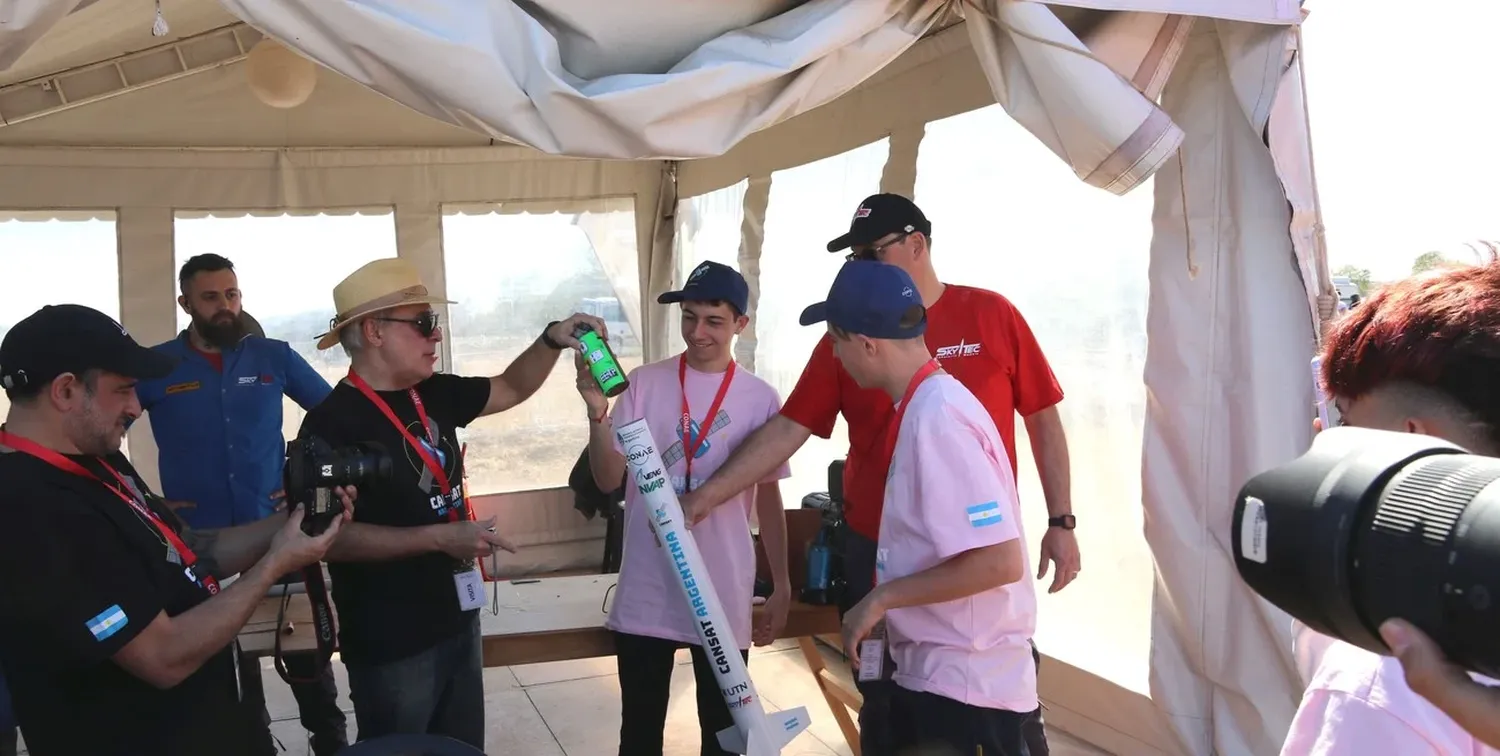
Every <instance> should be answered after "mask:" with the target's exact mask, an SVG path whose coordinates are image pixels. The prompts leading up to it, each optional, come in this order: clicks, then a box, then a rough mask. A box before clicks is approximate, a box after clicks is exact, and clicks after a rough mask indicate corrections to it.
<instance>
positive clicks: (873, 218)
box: [828, 194, 932, 252]
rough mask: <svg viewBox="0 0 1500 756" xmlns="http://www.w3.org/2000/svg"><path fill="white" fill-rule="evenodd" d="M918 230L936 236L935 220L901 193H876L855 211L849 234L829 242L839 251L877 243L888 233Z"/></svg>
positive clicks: (833, 249) (834, 250)
mask: <svg viewBox="0 0 1500 756" xmlns="http://www.w3.org/2000/svg"><path fill="white" fill-rule="evenodd" d="M917 231H920V232H922V234H923V235H924V236H927V237H931V236H932V223H931V222H930V221H928V220H927V216H925V215H923V214H922V208H919V207H917V204H916V203H915V202H912V201H911V200H909V199H907V198H905V197H902V196H901V195H899V194H872V195H870V196H868V197H866V198H865V201H864V202H861V203H859V208H858V209H856V210H855V211H854V220H853V221H851V222H850V223H849V233H847V234H844V235H843V236H840V237H839V238H837V239H834V240H833V241H831V242H828V251H829V252H839V251H841V250H845V249H848V248H850V247H854V246H858V245H861V244H874V243H875V241H876V240H878V239H879V238H880V237H882V236H885V235H886V234H910V233H913V232H917Z"/></svg>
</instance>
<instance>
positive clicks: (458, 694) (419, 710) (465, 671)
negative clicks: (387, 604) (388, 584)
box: [344, 612, 484, 750]
mask: <svg viewBox="0 0 1500 756" xmlns="http://www.w3.org/2000/svg"><path fill="white" fill-rule="evenodd" d="M392 621H398V620H396V619H393V620H392ZM344 666H345V667H347V668H348V670H349V700H350V701H352V702H353V703H354V720H355V724H356V725H357V726H358V727H359V739H360V740H361V741H365V740H369V739H371V738H378V737H381V736H384V735H395V734H403V735H444V736H447V737H450V738H453V739H455V740H459V741H462V742H464V743H468V744H469V745H471V746H474V747H475V748H478V749H480V750H483V749H484V658H483V648H482V645H481V643H480V634H479V613H478V612H475V613H474V620H473V623H472V624H471V625H470V626H469V628H468V629H467V630H465V631H463V632H461V633H458V634H457V635H454V636H453V637H451V638H448V639H446V640H444V641H442V642H441V643H439V644H437V645H435V646H433V647H432V648H429V649H427V650H426V651H423V652H421V653H418V654H415V655H412V656H409V657H407V658H405V659H400V660H397V661H393V662H385V663H382V664H366V663H360V662H358V661H354V660H346V661H345V662H344Z"/></svg>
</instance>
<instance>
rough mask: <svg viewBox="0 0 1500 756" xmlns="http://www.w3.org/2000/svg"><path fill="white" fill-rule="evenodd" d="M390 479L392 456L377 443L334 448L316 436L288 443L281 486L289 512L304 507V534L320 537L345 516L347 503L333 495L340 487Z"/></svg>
mask: <svg viewBox="0 0 1500 756" xmlns="http://www.w3.org/2000/svg"><path fill="white" fill-rule="evenodd" d="M390 477H391V456H390V454H388V453H387V452H386V450H385V447H383V446H381V445H380V444H375V443H360V444H351V445H349V446H344V447H341V448H337V449H335V448H333V446H332V445H330V444H329V443H328V442H327V441H324V440H323V439H321V438H318V437H317V436H309V437H307V438H299V439H296V440H294V441H288V442H287V445H286V465H285V466H284V467H283V468H282V483H283V486H284V487H285V490H286V499H287V511H288V512H290V511H293V510H294V508H295V507H297V506H299V505H300V506H301V507H302V508H303V511H304V515H303V517H302V531H303V532H304V533H307V534H308V535H318V534H319V533H322V532H323V531H325V530H327V529H328V526H329V525H331V524H333V521H334V518H336V517H338V516H339V515H341V514H343V512H344V503H343V502H342V501H340V500H339V498H338V496H336V495H334V492H333V489H334V488H336V487H338V486H361V485H364V484H366V483H368V482H373V481H377V480H389V479H390Z"/></svg>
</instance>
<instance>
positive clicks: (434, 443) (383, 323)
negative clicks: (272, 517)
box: [299, 258, 606, 748]
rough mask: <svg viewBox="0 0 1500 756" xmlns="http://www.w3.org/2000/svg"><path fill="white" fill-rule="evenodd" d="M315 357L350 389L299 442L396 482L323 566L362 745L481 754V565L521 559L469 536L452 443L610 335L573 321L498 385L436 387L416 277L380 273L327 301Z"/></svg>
mask: <svg viewBox="0 0 1500 756" xmlns="http://www.w3.org/2000/svg"><path fill="white" fill-rule="evenodd" d="M333 302H334V309H335V310H336V311H337V313H338V314H337V315H336V316H335V317H334V318H333V320H332V322H331V325H330V327H329V329H328V333H326V334H323V336H322V337H321V338H320V340H319V342H318V348H319V349H328V348H330V347H332V346H334V345H335V344H338V345H341V346H342V347H343V348H344V350H345V351H346V352H348V353H349V357H350V361H351V365H350V369H349V375H348V377H347V378H345V379H344V380H343V381H341V382H339V384H338V385H337V386H335V387H334V389H333V392H332V393H330V394H329V395H328V398H327V399H325V400H323V403H322V404H319V405H318V406H317V407H315V408H313V409H312V410H311V411H310V412H308V413H307V417H306V418H305V419H304V420H303V422H302V428H301V431H300V433H299V436H300V437H303V438H307V437H313V436H316V437H318V438H321V439H322V440H324V441H326V442H328V443H329V444H330V445H332V446H333V447H334V448H339V447H342V446H346V445H349V444H354V443H375V444H379V445H381V446H383V447H384V448H385V450H386V452H387V453H388V454H389V455H390V456H391V458H392V475H391V478H390V479H389V480H388V481H386V482H384V483H382V484H380V485H371V486H366V487H365V488H362V489H361V491H360V506H359V508H358V509H357V510H356V512H355V519H354V521H353V522H352V523H350V527H349V528H347V529H346V530H345V531H344V533H343V535H342V536H341V537H340V538H339V540H338V542H337V543H336V544H335V545H334V548H332V549H330V551H329V554H328V561H329V574H330V576H331V577H332V581H333V600H334V604H335V605H336V606H337V608H338V618H339V649H340V653H341V654H342V659H343V661H344V664H345V666H346V667H347V668H348V671H349V698H350V700H351V701H352V702H353V703H354V716H355V720H356V723H357V726H358V729H359V739H360V740H368V739H370V738H375V737H380V736H384V735H390V734H396V733H402V734H423V733H427V734H434V735H444V736H447V737H451V738H455V739H457V740H461V741H463V742H465V743H468V744H470V745H472V746H474V747H476V748H483V747H484V680H483V677H482V659H481V648H480V631H479V612H478V609H479V607H480V606H481V605H482V604H483V596H484V591H483V583H482V577H481V575H480V571H479V569H478V568H477V567H476V565H475V561H474V560H475V559H476V558H484V557H487V556H489V555H491V554H493V553H494V551H495V549H496V548H501V549H505V550H506V551H512V552H513V551H515V549H514V547H512V546H511V545H510V543H509V542H508V541H506V540H505V539H504V538H502V537H501V536H499V535H497V534H496V533H495V532H494V527H493V525H494V520H493V518H491V519H489V520H485V521H483V522H475V521H474V520H473V513H472V512H471V511H470V510H469V507H468V505H467V497H466V496H465V494H464V490H463V460H462V459H461V458H460V454H459V447H458V439H457V436H456V429H457V428H462V427H464V426H467V425H468V424H469V423H471V422H473V421H474V420H475V419H477V418H480V417H483V416H485V415H492V414H494V413H496V412H503V411H505V410H507V409H510V408H512V407H514V406H516V405H518V404H520V403H521V402H523V401H525V400H526V399H527V398H528V397H530V396H531V395H532V394H534V393H536V391H537V389H538V388H540V387H541V385H542V382H543V381H545V380H546V378H547V376H548V375H550V374H551V373H552V369H553V367H554V366H555V365H556V364H557V358H558V357H559V356H560V355H561V354H562V352H563V350H564V349H568V348H576V347H577V346H578V341H577V340H576V339H574V338H573V330H574V329H575V328H576V327H577V326H578V325H580V324H583V323H587V324H588V325H590V326H592V327H593V328H594V329H595V330H596V331H598V332H599V333H600V334H601V335H606V329H605V325H604V322H603V321H602V320H599V319H598V318H595V317H592V316H589V315H573V316H572V317H569V318H568V319H567V320H563V321H560V322H553V323H550V324H549V325H548V326H547V328H546V329H545V330H544V331H543V332H542V334H541V335H540V336H538V337H537V339H536V341H534V342H533V343H532V344H531V346H529V347H527V349H526V350H525V351H523V352H522V353H521V354H520V355H519V356H518V357H516V359H515V361H514V362H512V363H511V364H510V366H509V367H508V368H506V370H505V372H503V373H501V374H500V375H497V376H493V377H489V378H484V377H461V376H456V375H448V374H444V373H438V372H436V368H435V366H436V363H437V360H438V346H439V344H440V343H441V342H442V339H443V333H442V330H441V328H440V327H439V323H438V314H437V313H436V312H435V311H434V310H433V309H432V306H433V305H437V304H452V303H451V302H449V301H448V300H446V299H442V298H440V297H437V296H433V295H432V294H430V293H428V290H427V287H426V286H424V285H423V283H422V280H421V277H420V276H419V275H418V273H417V271H416V269H415V268H414V267H413V266H412V264H411V263H410V262H407V261H406V260H402V259H400V258H388V259H382V260H376V261H374V262H371V263H369V264H367V265H365V266H364V267H361V268H360V269H359V270H356V271H354V272H353V273H351V274H350V275H349V277H348V278H345V279H344V280H343V281H342V282H340V283H339V285H338V286H336V287H335V288H334V290H333Z"/></svg>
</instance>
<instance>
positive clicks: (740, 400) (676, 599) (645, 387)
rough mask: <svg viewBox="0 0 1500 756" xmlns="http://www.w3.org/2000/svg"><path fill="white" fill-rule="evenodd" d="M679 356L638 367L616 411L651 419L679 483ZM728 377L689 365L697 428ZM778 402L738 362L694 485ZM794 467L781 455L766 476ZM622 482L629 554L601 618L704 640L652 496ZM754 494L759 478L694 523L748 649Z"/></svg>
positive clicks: (618, 627) (621, 416)
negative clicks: (664, 545) (657, 532)
mask: <svg viewBox="0 0 1500 756" xmlns="http://www.w3.org/2000/svg"><path fill="white" fill-rule="evenodd" d="M679 359H680V358H679V357H672V358H670V359H666V360H662V361H660V362H653V363H651V364H650V365H643V366H641V367H639V368H637V369H635V370H633V371H631V373H630V388H628V389H626V390H625V393H623V394H621V395H620V398H619V399H618V400H617V401H616V403H615V408H614V412H613V413H612V414H611V418H612V420H613V422H614V425H615V427H616V428H618V427H621V426H623V425H625V424H627V423H631V422H634V421H636V420H638V419H640V418H643V417H644V418H645V419H646V424H647V425H648V426H650V428H651V437H652V438H653V439H655V440H656V446H657V448H658V449H660V450H661V459H662V464H663V465H664V466H665V467H666V469H667V475H668V477H670V478H671V480H672V488H673V489H674V490H676V491H677V492H678V493H681V492H682V491H683V490H684V488H683V473H684V471H685V468H686V459H685V457H684V450H685V447H684V445H683V441H682V436H681V432H680V431H681V425H682V424H681V418H682V395H683V388H682V387H681V386H680V385H679V383H678V380H677V370H678V360H679ZM723 378H724V374H723V373H714V374H709V373H700V372H698V371H696V370H694V369H692V368H691V367H689V368H688V369H687V375H686V389H687V397H688V410H689V414H690V415H691V416H692V424H693V425H692V427H693V434H694V436H695V437H696V434H698V433H699V432H700V431H699V429H698V426H699V424H700V423H702V422H703V421H704V420H703V415H704V414H705V413H707V412H708V410H709V407H710V405H712V404H713V401H714V396H715V395H717V394H718V392H719V385H720V383H721V381H722V380H723ZM780 409H781V397H779V396H778V395H777V393H776V389H775V388H772V387H771V384H769V383H766V382H765V381H764V380H762V379H761V378H760V377H759V376H757V375H755V374H754V373H752V372H750V371H749V370H746V369H744V368H742V367H736V369H735V371H734V378H733V380H732V381H731V382H730V385H729V390H728V392H727V393H726V394H725V395H724V403H723V405H721V406H720V408H719V412H718V415H717V416H716V417H715V418H714V420H712V421H710V422H709V428H708V435H707V436H706V437H705V438H704V440H703V443H702V444H701V445H700V446H699V447H698V450H697V454H696V456H695V458H694V459H693V488H697V487H699V486H700V485H702V483H703V481H705V480H707V479H708V478H709V476H711V475H713V473H714V471H715V470H717V469H719V465H721V464H723V463H724V460H726V459H728V457H729V453H730V452H731V451H733V450H734V449H735V448H736V447H738V446H739V445H740V443H741V442H743V441H744V440H745V438H746V437H748V436H749V435H750V434H751V433H753V432H755V430H756V429H757V428H759V427H760V426H762V425H764V424H765V422H766V421H767V420H769V419H771V418H772V417H774V416H775V415H776V413H777V412H778V411H780ZM615 450H616V451H619V452H620V453H621V454H623V453H624V450H622V449H620V442H619V439H616V440H615ZM790 475H791V469H790V467H788V465H787V464H786V463H782V465H781V467H780V468H778V469H777V470H776V471H775V472H773V473H772V474H771V475H770V476H768V477H767V478H766V479H765V480H764V481H762V482H763V483H770V482H775V481H778V480H781V479H782V478H786V477H789V476H790ZM625 491H626V493H625V535H624V554H623V555H622V556H621V560H620V575H619V578H618V583H617V585H616V587H615V593H614V604H613V606H612V607H611V608H610V612H609V619H608V620H606V621H605V623H604V625H605V627H607V628H609V629H611V630H614V631H616V632H621V633H627V634H630V635H645V636H650V637H652V638H665V639H668V640H675V641H679V642H682V643H691V644H697V643H698V640H699V639H698V631H697V624H696V622H695V621H694V620H693V617H692V613H691V612H690V611H689V609H688V605H687V599H686V598H685V597H684V596H683V595H682V589H681V584H680V583H679V582H678V578H677V576H676V575H675V574H673V572H672V570H671V569H670V567H669V565H668V564H667V560H666V559H665V558H663V557H662V555H661V553H660V550H661V546H659V545H658V543H657V540H656V536H654V535H652V533H651V529H650V527H649V526H648V525H647V522H648V521H649V520H650V519H651V513H650V512H649V511H647V508H646V506H645V497H644V496H642V495H641V493H640V492H639V491H638V490H636V487H635V486H626V487H625ZM754 503H755V486H751V487H750V488H747V489H745V490H744V491H741V492H740V493H739V494H736V495H735V496H734V497H733V498H731V499H729V500H728V501H725V502H724V503H723V504H720V505H719V506H717V507H715V508H714V510H713V512H712V513H711V514H709V516H708V517H707V518H705V519H704V520H703V521H702V522H700V523H698V524H697V525H694V526H693V528H692V530H691V532H692V534H693V541H694V542H695V543H696V544H697V546H698V552H699V554H701V555H702V557H703V565H704V568H705V569H707V570H708V578H709V579H710V580H711V581H712V583H713V587H714V592H715V593H716V594H718V597H719V603H720V604H721V605H722V606H723V608H724V614H725V615H726V616H727V617H728V620H729V627H730V629H731V630H732V631H733V632H734V639H735V642H736V643H738V644H739V647H740V648H741V649H747V648H750V615H751V606H750V602H751V598H752V596H754V593H755V544H754V542H753V541H751V538H750V510H751V508H752V506H753V505H754ZM699 579H700V580H701V579H702V578H699Z"/></svg>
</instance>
